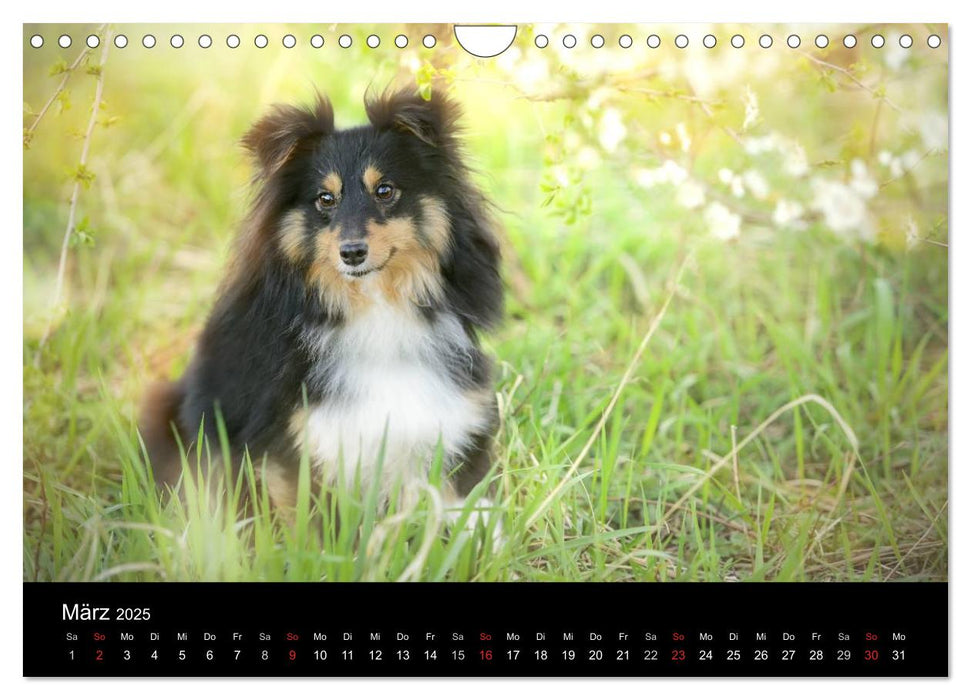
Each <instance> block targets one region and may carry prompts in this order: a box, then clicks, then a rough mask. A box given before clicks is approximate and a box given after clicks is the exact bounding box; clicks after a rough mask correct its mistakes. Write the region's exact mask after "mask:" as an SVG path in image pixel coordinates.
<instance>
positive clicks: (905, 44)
mask: <svg viewBox="0 0 971 700" xmlns="http://www.w3.org/2000/svg"><path fill="white" fill-rule="evenodd" d="M913 45H914V39H913V37H911V36H910V34H904V35H903V36H902V37H900V46H901V48H904V49H909V48H910V47H911V46H913Z"/></svg>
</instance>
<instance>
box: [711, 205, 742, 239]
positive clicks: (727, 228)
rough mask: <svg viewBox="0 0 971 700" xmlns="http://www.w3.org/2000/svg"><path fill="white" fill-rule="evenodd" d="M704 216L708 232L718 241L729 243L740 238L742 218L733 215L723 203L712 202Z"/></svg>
mask: <svg viewBox="0 0 971 700" xmlns="http://www.w3.org/2000/svg"><path fill="white" fill-rule="evenodd" d="M703 216H704V219H705V223H706V224H707V225H708V232H709V233H710V234H711V235H712V236H714V237H715V238H717V239H718V240H721V241H728V240H731V239H733V238H738V232H739V229H740V228H741V223H742V217H740V216H739V215H738V214H735V213H733V212H732V211H731V210H729V208H728V207H726V206H725V205H724V204H722V203H721V202H712V203H711V204H709V205H708V206H707V207H705V211H704V215H703Z"/></svg>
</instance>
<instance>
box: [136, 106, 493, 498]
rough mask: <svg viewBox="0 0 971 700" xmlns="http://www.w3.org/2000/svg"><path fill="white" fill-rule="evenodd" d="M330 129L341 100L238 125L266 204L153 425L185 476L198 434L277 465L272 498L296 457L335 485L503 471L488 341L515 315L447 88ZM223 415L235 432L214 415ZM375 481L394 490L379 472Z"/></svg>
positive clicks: (165, 474)
mask: <svg viewBox="0 0 971 700" xmlns="http://www.w3.org/2000/svg"><path fill="white" fill-rule="evenodd" d="M365 107H366V113H367V118H368V123H367V124H366V125H363V126H357V127H354V128H350V129H335V127H334V113H333V109H332V107H331V105H330V103H329V102H328V101H327V100H326V99H325V98H323V97H320V96H319V95H318V97H317V100H316V103H315V104H314V105H313V106H311V107H307V108H298V107H294V106H276V107H274V108H272V109H271V110H270V111H269V113H268V114H266V116H264V117H263V118H262V119H260V120H259V121H258V122H257V123H256V124H255V125H254V126H253V127H252V128H251V129H250V131H249V132H248V133H247V134H246V135H245V136H244V138H243V145H244V146H245V148H246V149H247V150H248V151H249V153H250V154H251V155H252V157H253V160H254V163H255V176H254V182H255V198H254V202H253V205H252V209H251V211H250V213H249V215H248V217H247V218H246V219H245V221H244V224H243V226H242V230H241V232H240V235H239V237H238V239H237V241H236V246H235V251H234V256H233V260H232V263H231V265H230V268H229V270H228V274H227V275H226V277H225V279H224V281H223V283H222V286H221V288H220V291H219V293H218V294H217V298H216V301H215V304H214V306H213V308H212V311H211V313H210V315H209V318H208V320H207V322H206V325H205V328H204V330H203V331H202V334H201V336H200V338H199V340H198V344H197V347H196V348H195V353H194V356H193V358H192V360H191V362H190V364H189V367H188V369H187V370H186V372H185V374H184V375H183V376H182V377H181V378H180V379H178V380H177V381H175V382H171V383H168V384H165V385H159V386H157V387H155V388H154V390H152V391H150V392H149V395H148V397H147V398H146V401H145V405H144V408H143V412H142V417H141V422H140V429H141V433H142V437H143V439H144V441H145V445H146V449H147V452H148V456H149V461H150V463H151V466H152V468H153V472H154V475H155V479H156V481H157V483H158V484H159V485H160V486H162V487H171V488H176V487H177V486H178V483H179V480H180V478H181V477H182V466H181V465H182V461H183V460H182V459H181V456H182V455H180V450H179V447H180V446H181V448H182V449H183V450H185V451H186V452H187V453H189V452H191V451H192V450H193V443H194V441H195V440H197V438H198V436H199V434H200V426H201V433H202V434H203V435H205V436H206V437H207V438H208V440H209V441H210V443H212V445H213V452H214V453H218V452H219V447H218V446H219V444H220V443H219V441H220V437H219V435H220V433H221V432H223V431H224V435H225V437H226V438H228V443H229V447H230V449H231V454H232V457H233V462H234V463H235V464H238V463H239V462H240V460H241V458H242V456H243V455H245V454H247V453H248V454H249V456H250V458H251V459H252V462H253V464H254V465H260V464H263V465H266V468H265V470H264V474H265V476H264V478H265V480H266V487H267V491H268V493H269V495H270V498H271V500H272V502H273V504H274V505H275V506H277V507H283V508H285V507H292V506H293V505H294V504H295V502H296V493H297V483H298V473H299V469H300V462H301V458H302V457H307V458H309V462H310V464H311V467H312V474H313V475H314V476H315V477H316V479H317V480H318V483H319V482H320V481H323V482H331V483H332V482H335V481H336V480H337V479H338V478H339V477H340V476H341V472H342V471H343V476H344V478H345V479H346V481H345V483H347V484H357V485H359V487H360V488H362V489H365V488H371V487H373V486H375V485H377V487H378V488H380V489H381V493H382V494H384V495H385V496H386V495H387V493H388V492H389V490H390V489H391V488H392V487H393V486H394V485H395V484H408V483H419V484H420V483H427V481H428V475H429V469H430V468H431V465H432V464H433V463H434V462H435V460H436V459H437V458H438V455H439V454H440V455H441V458H442V460H443V462H442V465H443V473H444V474H445V475H447V486H446V493H445V494H444V495H445V497H446V501H448V500H449V499H458V500H461V499H462V498H464V497H465V496H467V495H468V494H469V492H470V490H471V489H472V488H473V487H474V486H475V485H476V484H477V483H478V482H479V481H481V480H482V478H483V477H484V476H485V475H486V473H487V472H488V471H489V469H490V454H491V448H492V441H493V437H494V434H495V432H496V430H497V425H498V415H497V408H496V401H495V395H494V393H493V390H492V363H491V361H490V359H489V357H488V356H487V355H486V354H485V353H484V352H483V351H482V349H481V347H480V342H479V334H480V333H481V332H482V331H483V330H485V329H489V328H491V327H493V326H494V325H495V324H496V323H497V321H498V320H499V318H500V316H501V313H502V304H503V290H502V282H501V279H500V270H499V258H500V256H499V245H498V241H497V235H496V224H495V220H494V219H493V217H492V216H491V213H490V208H489V205H488V203H487V200H486V198H485V197H484V196H483V195H482V193H481V192H480V191H479V190H478V189H477V188H476V186H475V185H474V184H473V182H472V180H471V178H470V174H469V170H468V169H467V167H466V164H465V157H464V155H463V152H462V148H461V144H460V140H459V131H458V127H457V119H458V117H459V114H458V109H457V107H456V105H455V103H454V102H453V101H451V100H450V99H448V98H447V97H445V96H443V95H440V94H434V95H432V97H431V99H423V98H422V97H421V96H419V95H417V94H414V93H410V92H394V93H386V94H384V95H381V96H377V97H373V98H368V99H366V101H365ZM220 424H221V425H220ZM376 480H377V481H378V482H380V483H377V484H376Z"/></svg>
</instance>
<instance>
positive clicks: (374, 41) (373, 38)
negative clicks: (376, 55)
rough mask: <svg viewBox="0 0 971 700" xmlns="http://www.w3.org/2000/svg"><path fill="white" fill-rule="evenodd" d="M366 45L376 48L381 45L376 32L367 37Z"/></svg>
mask: <svg viewBox="0 0 971 700" xmlns="http://www.w3.org/2000/svg"><path fill="white" fill-rule="evenodd" d="M367 45H368V46H369V47H371V48H372V49H376V48H378V47H379V46H380V45H381V38H380V37H379V36H378V35H377V34H371V35H370V36H369V37H368V38H367Z"/></svg>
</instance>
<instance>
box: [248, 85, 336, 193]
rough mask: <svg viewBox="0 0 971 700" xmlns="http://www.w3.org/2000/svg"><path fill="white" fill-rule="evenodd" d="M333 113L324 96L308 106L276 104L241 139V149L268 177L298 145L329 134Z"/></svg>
mask: <svg viewBox="0 0 971 700" xmlns="http://www.w3.org/2000/svg"><path fill="white" fill-rule="evenodd" d="M333 131H334V110H333V108H332V107H331V106H330V102H329V101H328V100H327V98H326V97H324V96H323V95H321V94H320V93H318V94H317V99H316V101H315V102H314V104H313V105H312V106H309V107H293V106H290V105H276V106H274V107H273V108H272V109H271V110H270V111H269V113H267V114H266V115H264V116H263V117H262V118H261V119H260V120H259V121H258V122H256V124H254V125H253V126H252V127H251V128H250V130H249V131H248V132H246V135H245V136H243V146H244V147H245V148H246V150H248V151H249V152H250V153H251V154H252V155H253V158H254V159H255V161H256V163H257V165H258V166H259V174H260V176H261V177H269V176H270V175H272V174H273V173H275V172H276V171H277V170H279V169H280V167H281V166H283V165H284V164H286V162H287V161H288V160H290V158H292V157H293V155H294V154H295V153H296V151H297V149H298V148H299V147H300V146H301V145H302V144H308V143H312V142H315V141H316V140H319V139H320V138H322V137H324V136H327V135H328V134H331V133H333Z"/></svg>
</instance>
